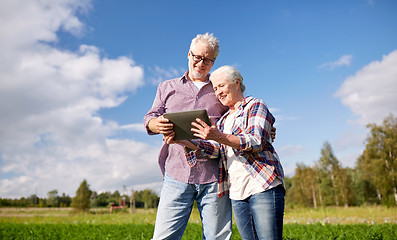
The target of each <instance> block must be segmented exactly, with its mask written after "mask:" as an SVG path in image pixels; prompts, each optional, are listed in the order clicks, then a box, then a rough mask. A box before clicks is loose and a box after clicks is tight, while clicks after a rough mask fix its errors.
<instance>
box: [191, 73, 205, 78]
mask: <svg viewBox="0 0 397 240" xmlns="http://www.w3.org/2000/svg"><path fill="white" fill-rule="evenodd" d="M192 75H193V77H194V78H195V79H206V78H207V74H206V73H198V72H193V74H192Z"/></svg>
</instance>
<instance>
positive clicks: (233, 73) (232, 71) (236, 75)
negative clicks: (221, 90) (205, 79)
mask: <svg viewBox="0 0 397 240" xmlns="http://www.w3.org/2000/svg"><path fill="white" fill-rule="evenodd" d="M219 77H224V78H226V80H228V81H230V82H233V83H235V82H236V81H237V79H240V90H241V92H242V93H244V91H245V85H244V83H243V76H241V74H240V72H239V71H238V70H237V69H236V68H234V67H232V66H228V65H225V66H222V67H220V68H218V69H216V70H215V71H213V72H212V73H211V75H210V80H211V81H212V79H215V78H219Z"/></svg>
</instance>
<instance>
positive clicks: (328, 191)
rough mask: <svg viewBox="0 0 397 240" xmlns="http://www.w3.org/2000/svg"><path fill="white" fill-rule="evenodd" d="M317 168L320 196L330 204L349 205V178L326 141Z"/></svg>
mask: <svg viewBox="0 0 397 240" xmlns="http://www.w3.org/2000/svg"><path fill="white" fill-rule="evenodd" d="M318 168H319V179H320V189H321V196H323V197H324V198H326V201H327V203H331V204H332V205H334V204H335V205H336V206H341V205H344V206H345V207H347V206H349V203H351V202H352V185H351V179H350V178H349V176H348V175H347V173H346V171H345V169H344V168H342V166H341V164H340V163H339V161H338V159H337V158H336V156H335V154H334V153H333V150H332V147H331V144H329V143H328V142H325V143H324V145H323V148H322V149H321V157H320V159H319V161H318Z"/></svg>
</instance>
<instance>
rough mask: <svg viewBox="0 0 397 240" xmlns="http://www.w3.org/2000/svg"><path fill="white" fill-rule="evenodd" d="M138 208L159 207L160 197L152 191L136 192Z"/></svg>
mask: <svg viewBox="0 0 397 240" xmlns="http://www.w3.org/2000/svg"><path fill="white" fill-rule="evenodd" d="M134 198H135V201H136V207H144V208H156V207H157V206H158V202H159V199H160V198H159V197H158V196H157V194H156V193H154V192H153V191H152V190H150V189H145V190H143V191H136V192H134Z"/></svg>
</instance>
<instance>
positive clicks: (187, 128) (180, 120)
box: [163, 109, 211, 140]
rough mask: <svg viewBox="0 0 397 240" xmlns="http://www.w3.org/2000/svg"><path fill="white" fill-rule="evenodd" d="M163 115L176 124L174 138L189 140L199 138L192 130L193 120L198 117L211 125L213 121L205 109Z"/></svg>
mask: <svg viewBox="0 0 397 240" xmlns="http://www.w3.org/2000/svg"><path fill="white" fill-rule="evenodd" d="M163 116H164V118H167V119H168V120H170V122H171V123H172V124H174V132H175V137H174V140H188V139H195V138H198V137H195V136H193V132H192V131H191V129H192V122H195V121H196V118H200V119H201V120H203V121H204V122H206V123H207V124H208V125H210V126H211V121H210V119H209V117H208V114H207V110H205V109H199V110H191V111H181V112H173V113H164V115H163Z"/></svg>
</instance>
